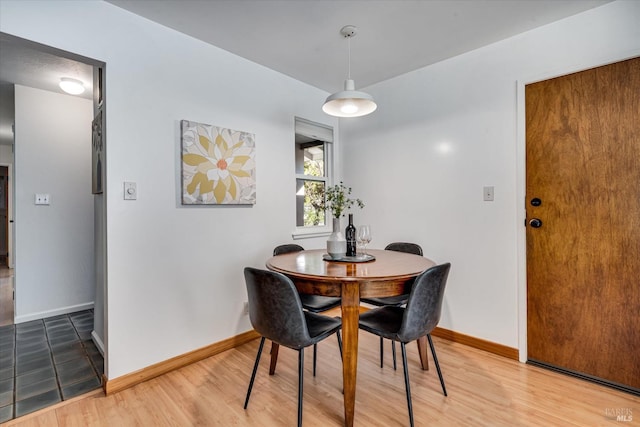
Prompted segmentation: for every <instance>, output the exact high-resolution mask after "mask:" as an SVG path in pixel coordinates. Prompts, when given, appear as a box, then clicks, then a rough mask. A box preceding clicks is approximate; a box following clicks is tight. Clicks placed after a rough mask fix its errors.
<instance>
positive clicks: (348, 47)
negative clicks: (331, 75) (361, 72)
mask: <svg viewBox="0 0 640 427" xmlns="http://www.w3.org/2000/svg"><path fill="white" fill-rule="evenodd" d="M347 49H348V52H349V53H348V54H347V59H348V67H347V79H349V80H351V36H347Z"/></svg>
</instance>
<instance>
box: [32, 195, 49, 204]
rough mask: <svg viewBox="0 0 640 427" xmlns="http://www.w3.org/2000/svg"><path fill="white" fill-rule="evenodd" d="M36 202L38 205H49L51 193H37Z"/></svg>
mask: <svg viewBox="0 0 640 427" xmlns="http://www.w3.org/2000/svg"><path fill="white" fill-rule="evenodd" d="M35 204H36V205H48V204H49V195H48V194H36V199H35Z"/></svg>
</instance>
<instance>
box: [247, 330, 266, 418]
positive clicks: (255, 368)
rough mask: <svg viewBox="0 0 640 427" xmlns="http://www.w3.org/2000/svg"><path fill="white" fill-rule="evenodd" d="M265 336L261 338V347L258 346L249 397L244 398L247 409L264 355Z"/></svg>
mask: <svg viewBox="0 0 640 427" xmlns="http://www.w3.org/2000/svg"><path fill="white" fill-rule="evenodd" d="M264 340H265V338H264V337H262V339H261V340H260V347H258V355H257V356H256V363H254V364H253V372H252V373H251V381H249V389H248V390H247V397H246V399H245V400H244V409H247V405H249V397H250V396H251V389H252V388H253V380H255V379H256V372H258V365H259V364H260V356H261V355H262V347H264Z"/></svg>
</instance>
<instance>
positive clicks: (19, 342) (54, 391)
mask: <svg viewBox="0 0 640 427" xmlns="http://www.w3.org/2000/svg"><path fill="white" fill-rule="evenodd" d="M92 330H93V310H84V311H80V312H77V313H70V314H64V315H60V316H54V317H50V318H46V319H40V320H33V321H30V322H24V323H20V324H18V325H13V324H10V325H6V326H0V423H3V422H5V421H8V420H11V419H13V418H16V417H20V416H22V415H25V414H28V413H30V412H33V411H36V410H38V409H42V408H45V407H47V406H50V405H53V404H55V403H58V402H61V401H63V400H68V399H70V398H72V397H75V396H78V395H81V394H83V393H87V392H89V391H91V390H95V389H97V388H99V387H100V385H101V378H102V374H103V372H104V360H103V357H102V355H101V354H100V352H99V351H98V349H97V347H96V346H95V344H94V343H93V340H92V339H91V331H92Z"/></svg>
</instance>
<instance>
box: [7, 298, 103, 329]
mask: <svg viewBox="0 0 640 427" xmlns="http://www.w3.org/2000/svg"><path fill="white" fill-rule="evenodd" d="M92 308H93V301H91V302H87V303H84V304H77V305H70V306H67V307H62V308H56V309H55V310H46V311H40V312H38V313H31V314H24V315H21V316H16V318H15V323H16V324H18V323H24V322H30V321H32V320H40V319H46V318H47V317H53V316H60V315H61V314H69V313H75V312H76V311H83V310H90V309H92Z"/></svg>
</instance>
